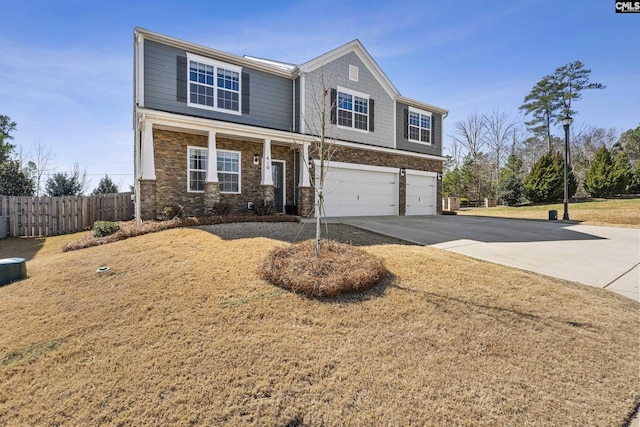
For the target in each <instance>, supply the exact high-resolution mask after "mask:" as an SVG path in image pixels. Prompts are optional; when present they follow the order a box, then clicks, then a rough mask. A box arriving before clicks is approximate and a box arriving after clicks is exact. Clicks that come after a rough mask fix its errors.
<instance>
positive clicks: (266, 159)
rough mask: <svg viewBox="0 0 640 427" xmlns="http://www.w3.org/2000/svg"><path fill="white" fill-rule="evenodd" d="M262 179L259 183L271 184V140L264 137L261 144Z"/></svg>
mask: <svg viewBox="0 0 640 427" xmlns="http://www.w3.org/2000/svg"><path fill="white" fill-rule="evenodd" d="M261 176H262V179H261V180H260V184H261V185H273V175H272V173H271V140H270V139H265V140H264V144H263V146H262V174H261Z"/></svg>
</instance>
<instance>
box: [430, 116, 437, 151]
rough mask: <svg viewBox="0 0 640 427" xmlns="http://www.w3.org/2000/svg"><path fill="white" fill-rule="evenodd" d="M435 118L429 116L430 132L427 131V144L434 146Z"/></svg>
mask: <svg viewBox="0 0 640 427" xmlns="http://www.w3.org/2000/svg"><path fill="white" fill-rule="evenodd" d="M434 119H435V117H433V116H431V130H430V131H429V142H430V143H431V144H433V145H434V146H435V139H434V138H433V135H434V132H435V130H436V121H435V120H434Z"/></svg>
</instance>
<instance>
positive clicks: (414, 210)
mask: <svg viewBox="0 0 640 427" xmlns="http://www.w3.org/2000/svg"><path fill="white" fill-rule="evenodd" d="M436 180H437V175H436V174H435V173H433V172H421V171H409V170H408V171H407V204H406V210H405V214H406V215H435V214H436V197H437V194H438V192H437V190H436Z"/></svg>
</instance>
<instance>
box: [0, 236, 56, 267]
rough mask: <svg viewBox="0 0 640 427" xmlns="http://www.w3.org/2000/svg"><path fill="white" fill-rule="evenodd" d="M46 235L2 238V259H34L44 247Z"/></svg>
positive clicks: (0, 248)
mask: <svg viewBox="0 0 640 427" xmlns="http://www.w3.org/2000/svg"><path fill="white" fill-rule="evenodd" d="M45 240H46V239H45V238H44V237H7V238H6V239H2V240H0V259H2V258H24V259H26V260H27V261H29V260H31V259H33V257H35V255H36V254H37V253H38V251H40V249H42V246H43V245H44V242H45Z"/></svg>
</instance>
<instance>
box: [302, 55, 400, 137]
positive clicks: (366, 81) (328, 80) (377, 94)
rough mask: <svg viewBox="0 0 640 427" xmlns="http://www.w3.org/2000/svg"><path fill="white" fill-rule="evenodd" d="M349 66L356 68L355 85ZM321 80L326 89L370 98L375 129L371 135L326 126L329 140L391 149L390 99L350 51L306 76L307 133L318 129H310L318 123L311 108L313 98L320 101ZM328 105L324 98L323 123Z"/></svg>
mask: <svg viewBox="0 0 640 427" xmlns="http://www.w3.org/2000/svg"><path fill="white" fill-rule="evenodd" d="M349 65H355V66H356V67H358V69H359V78H358V81H357V82H354V81H351V80H349ZM322 80H324V82H325V86H326V88H327V89H328V88H334V89H335V88H336V87H337V86H342V87H344V88H346V89H352V90H354V91H358V92H362V93H366V94H368V95H369V97H370V99H373V100H374V101H375V120H374V125H375V129H374V131H373V132H360V131H357V130H350V129H344V128H338V127H337V125H334V124H329V125H328V129H327V134H328V135H329V136H330V137H331V138H337V139H340V140H343V141H350V142H357V143H362V144H368V145H375V146H379V147H388V148H393V146H394V134H393V104H394V100H393V99H392V98H391V97H390V96H389V94H388V93H387V92H386V91H385V89H384V88H383V87H382V85H381V84H380V82H378V80H377V79H376V78H375V77H374V75H373V74H372V73H371V71H369V69H368V68H367V67H366V66H365V65H364V63H363V62H362V61H361V60H360V58H359V57H358V55H356V54H355V53H354V52H349V53H348V54H346V55H344V56H341V57H340V58H338V59H336V60H335V61H332V62H330V63H328V64H326V65H323V66H322V67H320V68H318V69H316V70H314V71H312V72H310V73H309V74H307V75H306V79H305V110H306V111H305V120H306V123H309V124H311V125H310V126H307V133H316V132H315V131H314V129H318V126H317V125H315V126H314V125H313V124H312V122H313V123H318V122H319V113H318V112H317V108H314V106H315V105H317V103H316V102H314V98H317V97H320V100H321V99H322V86H323V84H322ZM330 103H331V100H330V97H327V98H326V105H327V117H326V119H327V122H330V120H329V119H330V110H329V107H330Z"/></svg>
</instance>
